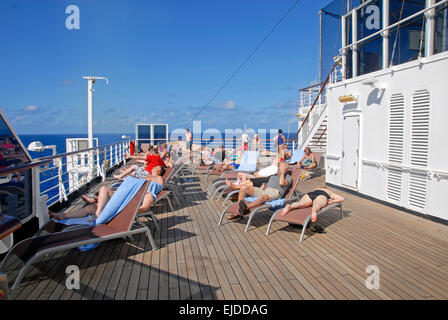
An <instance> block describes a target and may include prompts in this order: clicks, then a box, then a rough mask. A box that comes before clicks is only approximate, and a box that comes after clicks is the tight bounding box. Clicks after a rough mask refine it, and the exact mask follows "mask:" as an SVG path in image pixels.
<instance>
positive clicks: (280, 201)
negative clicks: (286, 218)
mask: <svg viewBox="0 0 448 320" xmlns="http://www.w3.org/2000/svg"><path fill="white" fill-rule="evenodd" d="M257 199H258V198H257V197H247V198H245V199H244V200H246V201H248V202H254V201H256V200H257ZM264 204H268V205H270V206H271V207H270V208H269V209H270V210H272V211H277V210H278V209H281V208H283V206H284V205H285V199H278V200H274V201H269V202H265V203H264Z"/></svg>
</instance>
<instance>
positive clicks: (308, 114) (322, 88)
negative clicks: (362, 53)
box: [293, 0, 448, 141]
mask: <svg viewBox="0 0 448 320" xmlns="http://www.w3.org/2000/svg"><path fill="white" fill-rule="evenodd" d="M447 1H448V0H447ZM334 67H335V65H332V66H331V69H330V72H329V73H328V76H327V79H326V80H325V82H324V83H323V85H322V87H321V88H320V90H319V94H318V95H317V97H316V99H315V100H314V103H313V105H312V106H311V108H310V110H308V113H307V115H306V117H305V119H304V120H303V121H302V124H301V125H300V128H299V130H298V131H297V133H296V135H295V136H294V138H293V141H296V140H297V139H298V136H299V133H300V131H301V130H302V128H303V126H304V125H305V123H306V121H307V120H308V118H309V116H310V114H311V111H313V109H314V107H315V106H316V103H317V101H318V100H319V97H320V95H321V94H322V92H323V91H324V89H325V87H326V86H327V84H328V80H330V76H331V73H332V72H333V69H334Z"/></svg>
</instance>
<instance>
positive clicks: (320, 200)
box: [311, 195, 328, 222]
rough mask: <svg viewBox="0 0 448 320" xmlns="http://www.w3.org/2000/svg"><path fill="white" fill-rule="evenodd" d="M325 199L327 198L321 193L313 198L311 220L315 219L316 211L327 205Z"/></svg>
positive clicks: (314, 220)
mask: <svg viewBox="0 0 448 320" xmlns="http://www.w3.org/2000/svg"><path fill="white" fill-rule="evenodd" d="M327 201H328V200H327V198H326V197H325V196H322V195H321V196H318V197H317V198H316V199H314V201H313V208H312V209H311V222H316V221H317V212H318V211H319V210H320V209H322V208H325V207H326V206H327Z"/></svg>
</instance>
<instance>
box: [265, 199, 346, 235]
mask: <svg viewBox="0 0 448 320" xmlns="http://www.w3.org/2000/svg"><path fill="white" fill-rule="evenodd" d="M335 208H339V210H340V213H341V219H342V218H343V217H344V211H343V210H342V203H341V202H337V203H332V204H330V205H328V206H326V207H325V208H322V209H321V210H320V211H318V212H317V215H318V216H319V215H321V214H323V213H325V212H327V211H330V210H331V209H335ZM280 211H282V209H279V210H277V211H276V212H275V213H274V214H273V215H272V217H271V220H270V221H269V225H268V229H267V230H266V236H268V235H269V230H270V229H271V225H272V222H274V221H283V222H288V223H291V224H300V225H302V226H303V228H302V233H301V234H300V240H299V242H302V241H303V236H304V234H305V230H306V228H307V226H308V223H309V222H310V220H311V207H309V208H304V209H293V210H291V211H289V212H288V214H287V215H285V216H282V215H280Z"/></svg>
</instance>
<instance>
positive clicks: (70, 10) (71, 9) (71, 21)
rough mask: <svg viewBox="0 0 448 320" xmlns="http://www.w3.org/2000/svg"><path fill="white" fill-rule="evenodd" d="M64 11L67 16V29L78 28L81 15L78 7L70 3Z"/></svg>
mask: <svg viewBox="0 0 448 320" xmlns="http://www.w3.org/2000/svg"><path fill="white" fill-rule="evenodd" d="M65 13H66V14H68V15H69V16H68V17H67V18H66V19H65V27H66V28H67V29H68V30H79V29H80V28H81V17H80V11H79V7H78V6H77V5H74V4H71V5H69V6H67V8H65Z"/></svg>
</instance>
